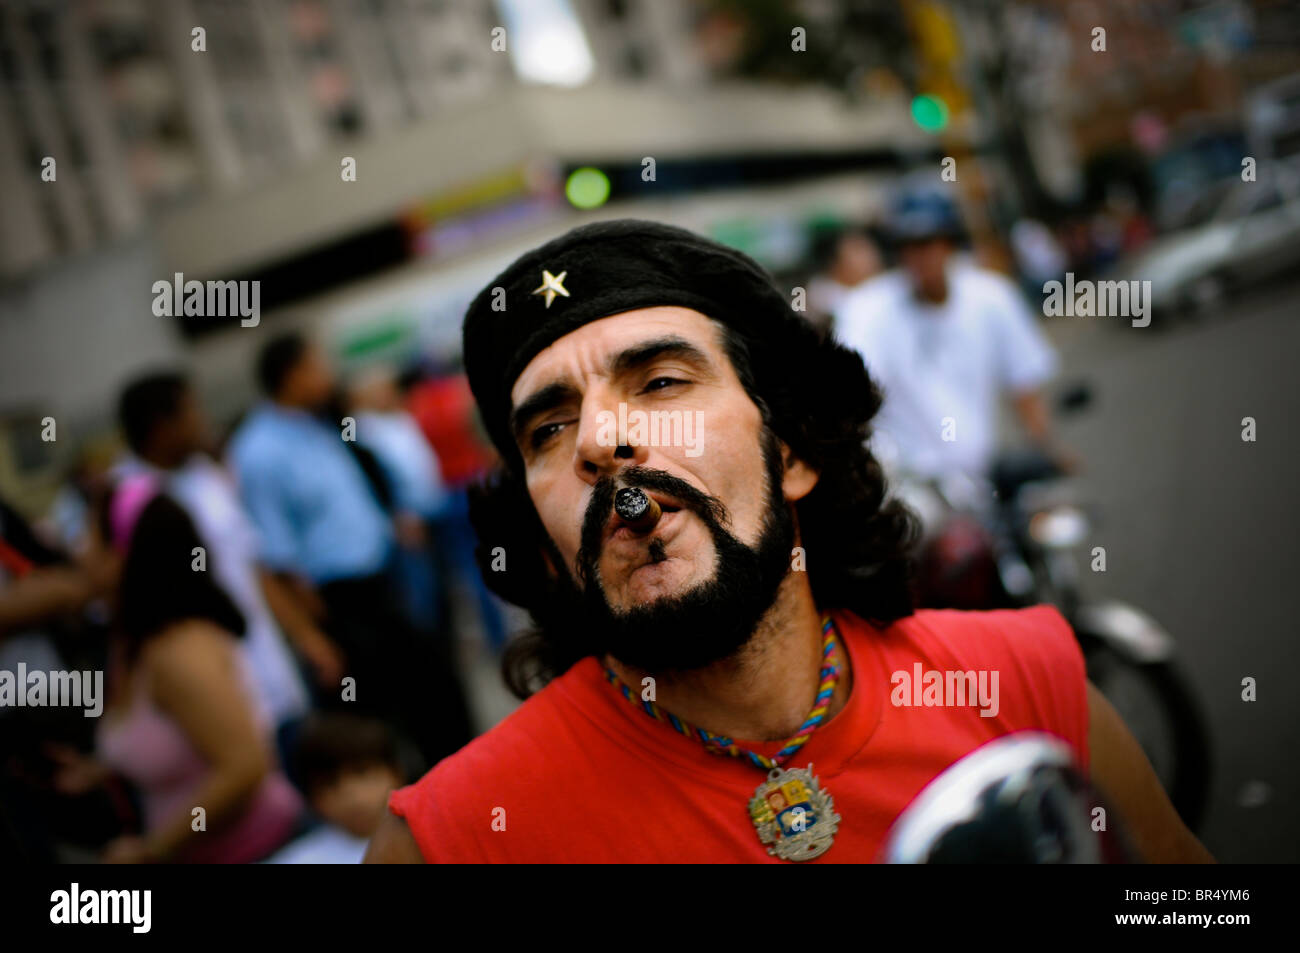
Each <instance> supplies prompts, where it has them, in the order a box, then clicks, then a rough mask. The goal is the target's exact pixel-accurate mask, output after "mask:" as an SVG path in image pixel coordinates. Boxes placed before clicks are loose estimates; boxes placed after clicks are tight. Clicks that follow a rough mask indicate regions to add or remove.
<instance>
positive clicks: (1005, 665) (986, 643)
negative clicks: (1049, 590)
mask: <svg viewBox="0 0 1300 953" xmlns="http://www.w3.org/2000/svg"><path fill="white" fill-rule="evenodd" d="M881 636H882V652H883V654H884V656H885V658H886V660H887V667H889V668H891V670H893V671H895V672H897V671H909V670H914V667H915V665H916V664H918V663H920V664H921V665H922V667H923V669H924V670H926V671H938V672H940V673H944V677H945V678H947V677H948V674H947V673H970V672H974V673H975V674H976V676H977V677H978V676H979V674H980V673H987V676H986V677H987V678H988V679H989V680H990V682H991V683H993V684H995V685H996V686H997V687H996V688H995V689H994V691H995V692H1000V706H1001V712H1002V717H1003V719H1004V720H1005V721H1006V723H1007V724H1009V725H1011V726H1014V727H1032V726H1039V727H1047V728H1050V729H1051V730H1054V731H1057V732H1058V733H1059V734H1061V735H1063V736H1064V737H1066V738H1068V739H1070V740H1071V741H1072V742H1073V743H1075V744H1076V745H1079V746H1081V747H1080V750H1081V751H1085V750H1086V744H1087V738H1086V734H1087V720H1088V707H1087V678H1088V676H1087V668H1086V665H1085V662H1084V657H1083V651H1082V649H1081V648H1080V646H1079V643H1078V641H1077V640H1076V639H1075V636H1074V631H1073V629H1071V627H1070V624H1069V622H1067V621H1066V620H1065V617H1064V616H1062V615H1061V613H1060V612H1059V611H1058V610H1057V609H1056V608H1055V607H1053V606H1049V605H1039V606H1032V607H1030V608H1026V609H998V610H992V611H979V612H970V611H961V610H956V609H926V610H921V611H918V612H916V613H914V614H913V615H911V616H908V617H907V618H905V619H900V620H899V621H897V622H895V623H894V624H893V625H891V626H889V627H888V628H887V629H885V630H884V631H883V632H882V633H881ZM994 678H996V682H993V679H994ZM1084 757H1085V758H1086V754H1085V755H1084Z"/></svg>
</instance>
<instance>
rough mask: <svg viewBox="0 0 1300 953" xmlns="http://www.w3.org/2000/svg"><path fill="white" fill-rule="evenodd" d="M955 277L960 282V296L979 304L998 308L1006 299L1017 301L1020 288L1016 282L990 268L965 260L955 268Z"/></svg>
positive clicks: (1004, 303)
mask: <svg viewBox="0 0 1300 953" xmlns="http://www.w3.org/2000/svg"><path fill="white" fill-rule="evenodd" d="M955 274H956V279H957V281H958V282H960V283H961V286H962V287H961V297H963V298H965V299H966V300H968V301H972V302H976V303H979V304H985V305H993V306H995V307H996V308H998V309H1000V308H1002V307H1004V306H1005V305H1006V304H1007V303H1008V301H1012V302H1015V301H1018V300H1019V296H1020V289H1019V288H1018V287H1017V286H1016V283H1015V282H1014V281H1012V280H1011V279H1010V278H1008V277H1007V276H1006V275H1004V274H1002V272H1000V271H994V270H993V269H991V268H985V267H983V266H982V265H978V264H976V263H975V262H972V261H966V262H963V263H961V264H959V265H958V266H957V268H956V269H955Z"/></svg>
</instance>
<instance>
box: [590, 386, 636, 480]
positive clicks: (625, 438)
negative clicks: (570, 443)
mask: <svg viewBox="0 0 1300 953" xmlns="http://www.w3.org/2000/svg"><path fill="white" fill-rule="evenodd" d="M619 409H620V408H619V401H618V399H617V398H615V397H614V396H613V395H611V394H610V393H609V392H608V391H602V392H596V391H591V392H588V394H587V395H586V397H585V398H584V399H583V402H582V411H581V416H580V419H579V422H578V439H577V440H576V441H575V443H574V453H573V467H574V470H575V471H576V472H577V474H578V477H579V478H580V479H582V480H583V481H584V482H586V483H589V484H592V485H595V483H596V481H597V480H599V479H600V478H601V477H602V476H613V475H614V474H615V473H617V472H618V471H619V470H621V469H622V468H623V467H625V466H630V465H633V464H636V465H641V464H644V463H645V462H646V460H647V459H648V458H649V456H650V448H649V447H647V446H637V445H634V444H632V442H631V437H630V436H629V434H628V433H619V421H620V419H626V418H624V417H623V415H621V414H620V413H619ZM624 413H625V414H626V415H628V416H630V415H631V414H632V413H634V411H633V410H632V409H631V408H627V409H626V411H625V412H624ZM626 429H627V430H628V431H629V432H631V431H632V430H633V428H632V427H631V426H630V425H629V426H628V427H627V428H626Z"/></svg>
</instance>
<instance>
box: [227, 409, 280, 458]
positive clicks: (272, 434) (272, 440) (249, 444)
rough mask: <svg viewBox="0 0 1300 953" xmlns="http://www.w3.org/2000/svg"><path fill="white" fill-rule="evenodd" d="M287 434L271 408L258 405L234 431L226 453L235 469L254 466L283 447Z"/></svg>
mask: <svg viewBox="0 0 1300 953" xmlns="http://www.w3.org/2000/svg"><path fill="white" fill-rule="evenodd" d="M284 448H285V442H284V434H283V432H281V429H280V427H279V426H278V421H277V420H276V419H275V416H274V414H273V412H272V411H270V410H269V409H268V408H266V407H261V406H259V407H255V408H254V409H253V410H251V411H249V413H248V416H247V417H245V418H244V419H243V421H241V422H240V424H239V426H238V427H237V428H236V429H235V432H234V433H233V434H231V437H230V444H229V446H228V447H227V451H226V456H227V459H228V460H229V461H230V463H231V465H232V466H233V467H235V468H236V469H242V468H246V467H253V466H256V465H258V464H260V463H263V462H264V461H266V460H268V459H271V458H274V457H276V456H277V455H279V453H280V452H281V451H282V450H284Z"/></svg>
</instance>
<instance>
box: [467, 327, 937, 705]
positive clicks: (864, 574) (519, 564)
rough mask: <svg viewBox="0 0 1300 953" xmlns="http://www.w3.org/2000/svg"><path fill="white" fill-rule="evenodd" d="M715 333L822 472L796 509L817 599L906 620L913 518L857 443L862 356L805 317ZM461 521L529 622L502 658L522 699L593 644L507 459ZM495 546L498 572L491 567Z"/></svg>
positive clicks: (789, 437) (864, 378)
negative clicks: (773, 335) (771, 330)
mask: <svg viewBox="0 0 1300 953" xmlns="http://www.w3.org/2000/svg"><path fill="white" fill-rule="evenodd" d="M722 328H723V343H724V347H725V350H726V353H727V356H728V358H729V359H730V360H731V363H732V366H733V367H734V368H735V371H736V374H737V376H738V377H739V379H740V382H741V384H742V385H743V386H744V388H745V391H746V393H747V394H748V395H749V397H750V399H751V400H753V402H754V403H755V405H756V406H757V407H758V408H759V411H760V412H761V413H762V417H763V422H764V424H766V425H767V426H768V427H770V428H771V429H772V431H773V432H774V433H775V434H776V435H777V436H778V437H779V438H780V439H782V440H783V441H785V443H786V444H787V445H788V446H789V447H790V450H791V452H792V453H793V454H794V455H795V456H796V457H798V458H799V459H801V460H803V461H804V462H805V463H807V464H808V465H809V466H810V467H812V468H813V469H814V470H817V471H818V472H819V474H820V477H819V479H818V482H817V485H816V487H814V488H813V490H812V491H811V492H810V493H809V494H808V495H807V496H805V497H804V498H803V499H801V500H799V501H798V502H797V503H796V504H795V510H796V513H797V515H798V520H799V531H800V535H801V545H802V546H803V547H804V551H805V568H806V570H807V572H808V581H809V584H810V585H811V587H812V592H813V598H814V599H815V600H816V603H817V605H818V606H819V607H820V608H823V609H830V608H842V609H848V610H850V611H852V612H854V613H856V614H857V615H859V616H862V617H863V618H865V619H867V620H869V621H871V622H873V623H876V624H888V623H890V622H892V621H894V620H895V619H899V618H902V617H904V616H907V615H910V614H911V612H912V609H913V594H912V588H911V562H910V559H909V553H910V551H911V550H912V548H913V546H914V545H915V542H916V538H917V533H918V523H917V521H916V518H915V517H914V516H913V515H912V513H911V511H910V510H908V509H907V508H906V507H905V506H903V504H902V503H900V502H899V501H897V500H890V501H888V502H886V500H885V478H884V474H883V472H882V470H881V467H880V464H879V462H878V461H877V460H876V459H875V457H874V456H873V455H872V454H871V452H870V450H869V449H868V448H867V440H868V438H869V437H870V435H871V429H870V421H871V419H872V418H873V417H874V416H875V414H876V412H877V411H878V410H879V409H880V405H881V401H882V396H881V393H880V390H879V389H878V388H877V387H876V386H875V384H874V383H873V382H872V380H871V378H870V377H869V376H868V374H867V370H866V368H865V366H864V365H863V363H862V358H861V356H859V355H858V354H857V353H856V352H855V351H852V350H850V349H848V348H846V347H844V346H843V345H841V344H839V343H838V342H836V341H835V340H834V339H833V338H827V337H822V336H821V335H819V334H818V333H817V331H816V330H815V329H814V328H813V327H812V326H811V325H810V324H806V323H804V322H799V323H798V324H795V325H792V326H791V328H790V333H789V334H788V335H782V336H781V339H780V340H779V341H759V340H755V339H753V338H746V337H742V336H741V334H740V333H738V332H737V331H735V330H734V329H733V328H731V327H730V326H728V325H722ZM470 519H471V521H472V523H473V525H474V528H475V530H476V531H477V533H478V539H479V544H478V549H477V551H476V556H477V559H478V563H479V568H480V570H481V571H482V573H483V577H484V579H485V581H486V582H487V584H488V586H489V587H490V588H491V589H492V590H493V591H494V592H496V593H497V594H498V595H499V596H501V597H502V598H503V599H505V600H507V601H508V602H512V603H514V604H516V605H518V606H521V607H522V608H524V609H527V610H528V612H529V613H530V615H531V616H532V620H533V623H534V628H533V629H532V630H531V631H528V632H525V633H523V634H522V635H520V636H518V637H517V638H515V639H514V640H513V641H512V642H511V643H510V645H509V646H508V647H507V649H506V652H505V655H504V656H503V658H502V675H503V676H504V678H505V681H506V685H507V686H508V687H509V689H510V690H511V691H512V692H513V693H514V694H515V695H517V696H518V697H520V698H526V697H527V696H528V695H530V694H531V693H532V692H534V691H536V690H537V689H538V688H539V687H540V686H541V685H544V684H545V683H546V682H548V681H550V680H551V679H552V678H555V677H556V676H558V675H561V674H563V673H564V672H565V671H567V670H568V669H569V668H570V667H571V666H572V665H573V664H574V663H576V662H577V661H579V660H580V659H582V658H583V657H585V656H586V655H589V654H591V651H590V649H591V646H590V643H589V640H588V639H587V638H586V636H584V634H583V633H579V632H572V631H569V629H570V628H571V626H568V625H566V622H567V621H568V617H566V615H565V611H566V608H567V606H566V605H565V603H564V601H563V600H562V599H561V598H559V591H558V590H557V586H556V584H555V582H554V580H552V578H551V576H550V574H549V572H548V566H547V562H546V558H547V555H549V557H550V559H551V560H552V561H554V560H555V559H557V558H558V553H556V552H555V549H554V544H553V543H552V542H551V540H550V538H549V536H547V534H546V531H545V529H544V528H543V526H542V523H541V520H540V518H539V517H538V515H537V510H536V508H535V507H534V506H533V502H532V499H531V498H530V497H529V495H528V490H527V487H526V485H525V483H524V479H523V474H522V473H518V472H515V471H514V470H513V469H512V468H511V466H510V464H509V463H507V464H506V465H505V466H504V467H502V468H499V469H497V470H495V471H494V472H493V473H492V474H490V475H489V476H488V478H487V479H486V480H485V481H484V482H482V483H480V484H479V485H477V486H474V487H471V489H470ZM502 551H504V553H506V554H507V558H508V559H509V564H508V567H507V569H508V571H506V572H493V571H492V564H493V561H494V559H495V558H496V557H497V556H498V555H499V554H500V553H501V552H502ZM544 554H546V555H544ZM556 569H557V570H559V571H560V572H563V571H564V568H563V567H562V566H557V567H556Z"/></svg>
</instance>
